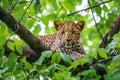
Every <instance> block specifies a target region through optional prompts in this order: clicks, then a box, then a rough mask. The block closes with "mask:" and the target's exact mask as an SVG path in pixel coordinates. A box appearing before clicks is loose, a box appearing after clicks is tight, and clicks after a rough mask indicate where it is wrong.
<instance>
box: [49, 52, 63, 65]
mask: <svg viewBox="0 0 120 80" xmlns="http://www.w3.org/2000/svg"><path fill="white" fill-rule="evenodd" d="M60 60H61V57H60V53H54V54H53V56H52V61H51V63H59V62H60Z"/></svg>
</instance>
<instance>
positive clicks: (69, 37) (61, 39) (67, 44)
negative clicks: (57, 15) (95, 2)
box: [38, 21, 85, 60]
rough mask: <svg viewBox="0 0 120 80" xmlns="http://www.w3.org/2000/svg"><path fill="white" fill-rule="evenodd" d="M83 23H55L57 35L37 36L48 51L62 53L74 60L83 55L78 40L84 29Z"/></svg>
mask: <svg viewBox="0 0 120 80" xmlns="http://www.w3.org/2000/svg"><path fill="white" fill-rule="evenodd" d="M84 24H85V23H84V21H80V22H78V23H74V22H70V21H68V22H65V23H61V22H59V21H55V22H54V25H55V28H56V30H57V33H55V34H52V35H39V36H38V38H39V39H40V40H41V41H42V43H43V44H44V45H45V46H46V47H47V48H48V49H50V50H52V51H55V52H63V53H65V54H67V55H70V56H71V58H72V59H73V60H76V59H78V58H80V57H81V56H83V54H85V50H84V48H83V46H82V43H81V41H80V40H79V39H80V33H81V31H82V29H83V28H84Z"/></svg>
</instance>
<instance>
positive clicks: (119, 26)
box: [99, 15, 120, 48]
mask: <svg viewBox="0 0 120 80" xmlns="http://www.w3.org/2000/svg"><path fill="white" fill-rule="evenodd" d="M119 31H120V15H118V17H117V19H116V20H115V21H114V23H113V24H112V26H111V28H110V30H109V31H108V32H107V33H106V35H105V36H104V38H103V40H102V42H101V44H100V46H99V47H100V48H105V47H106V46H107V45H108V44H109V43H110V42H111V41H112V40H113V39H112V37H113V36H114V34H116V33H118V32H119Z"/></svg>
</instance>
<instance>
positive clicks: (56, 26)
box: [54, 21, 62, 30]
mask: <svg viewBox="0 0 120 80" xmlns="http://www.w3.org/2000/svg"><path fill="white" fill-rule="evenodd" d="M61 24H62V23H61V22H60V21H54V25H55V28H56V30H58V27H59V26H60V25H61Z"/></svg>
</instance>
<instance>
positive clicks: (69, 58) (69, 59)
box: [60, 53, 72, 64]
mask: <svg viewBox="0 0 120 80" xmlns="http://www.w3.org/2000/svg"><path fill="white" fill-rule="evenodd" d="M60 56H61V57H62V59H63V60H64V61H66V62H68V63H69V64H72V60H71V57H70V56H69V55H66V54H64V53H60Z"/></svg>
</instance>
